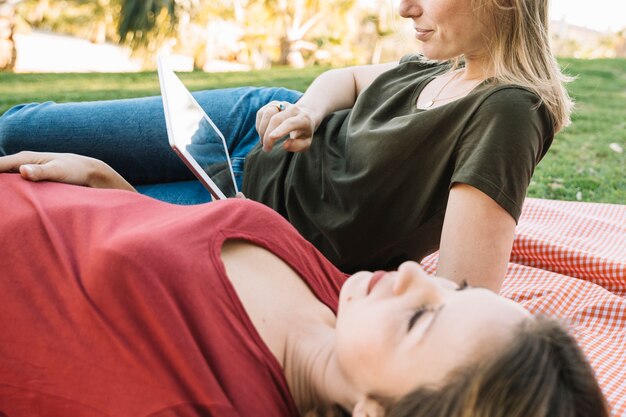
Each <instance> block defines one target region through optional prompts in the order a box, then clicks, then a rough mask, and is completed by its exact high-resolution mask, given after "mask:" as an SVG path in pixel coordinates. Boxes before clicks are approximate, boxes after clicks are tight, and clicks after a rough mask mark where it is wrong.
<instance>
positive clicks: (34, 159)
mask: <svg viewBox="0 0 626 417" xmlns="http://www.w3.org/2000/svg"><path fill="white" fill-rule="evenodd" d="M44 156H45V155H44V154H42V153H39V152H29V151H22V152H18V153H16V154H12V155H7V156H2V157H0V172H18V171H19V169H20V166H21V165H24V164H38V163H40V162H42V160H44Z"/></svg>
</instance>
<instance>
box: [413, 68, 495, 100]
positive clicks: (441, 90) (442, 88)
mask: <svg viewBox="0 0 626 417" xmlns="http://www.w3.org/2000/svg"><path fill="white" fill-rule="evenodd" d="M460 73H461V72H460V71H459V72H457V73H456V74H454V75H453V76H452V77H450V79H449V80H448V81H446V83H445V84H444V85H443V87H441V88H440V89H439V91H438V92H437V94H436V95H435V97H433V98H432V99H431V100H429V101H427V102H426V104H424V107H423V108H424V109H429V108H431V107H432V106H433V104H435V103H436V102H438V101H442V100H450V99H452V98H457V97H460V96H462V95H463V94H465V93H467V92H468V91H471V90H473V89H474V88H475V87H476V86H477V85H478V84H480V83H481V82H483V80H478V82H477V83H475V84H473V85H472V86H471V87H470V88H468V89H467V90H463V91H462V92H460V93H459V94H455V95H453V96H449V97H443V98H439V96H440V95H441V93H443V90H445V89H446V87H447V86H448V84H450V83H451V82H452V80H454V79H456V78H457V77H458V75H459V74H460Z"/></svg>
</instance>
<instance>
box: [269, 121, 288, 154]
mask: <svg viewBox="0 0 626 417" xmlns="http://www.w3.org/2000/svg"><path fill="white" fill-rule="evenodd" d="M289 118H290V116H289V115H288V114H285V113H284V112H282V113H278V114H275V115H274V116H273V117H272V118H271V120H270V122H269V124H268V125H267V130H266V131H265V135H264V136H263V150H265V151H266V152H267V151H269V150H271V149H272V148H273V147H274V143H275V142H276V141H277V140H278V139H280V138H282V137H284V136H286V135H288V134H289V130H287V131H286V132H285V133H284V134H283V135H281V136H278V135H276V134H274V131H276V129H277V128H279V127H280V126H282V124H283V123H285V121H286V120H288V119H289ZM281 130H284V129H281Z"/></svg>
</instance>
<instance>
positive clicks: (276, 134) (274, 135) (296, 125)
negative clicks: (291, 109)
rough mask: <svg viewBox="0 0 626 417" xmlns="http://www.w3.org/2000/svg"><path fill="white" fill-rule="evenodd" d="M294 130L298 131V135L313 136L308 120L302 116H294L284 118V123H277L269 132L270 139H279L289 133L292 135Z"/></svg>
mask: <svg viewBox="0 0 626 417" xmlns="http://www.w3.org/2000/svg"><path fill="white" fill-rule="evenodd" d="M292 132H298V133H297V136H298V137H303V136H311V134H312V132H311V129H310V126H309V124H308V123H307V120H306V119H305V118H303V117H301V116H299V115H298V116H294V117H290V118H287V119H285V120H283V122H282V123H280V124H279V125H277V126H276V127H275V128H274V129H273V130H272V131H271V132H270V133H269V134H268V138H269V139H270V140H274V141H275V140H277V139H279V138H282V137H285V136H287V135H290V137H292V136H291V133H292Z"/></svg>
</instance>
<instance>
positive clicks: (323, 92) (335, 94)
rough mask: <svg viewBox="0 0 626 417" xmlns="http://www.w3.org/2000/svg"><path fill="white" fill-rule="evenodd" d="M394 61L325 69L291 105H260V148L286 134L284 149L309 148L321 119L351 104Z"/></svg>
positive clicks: (269, 144) (293, 150)
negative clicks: (281, 106)
mask: <svg viewBox="0 0 626 417" xmlns="http://www.w3.org/2000/svg"><path fill="white" fill-rule="evenodd" d="M396 65H397V63H389V64H378V65H364V66H356V67H347V68H340V69H334V70H330V71H327V72H325V73H323V74H321V75H320V76H319V77H317V78H316V79H315V81H313V83H312V84H311V85H310V86H309V88H308V89H307V91H306V93H304V95H303V96H302V98H300V100H298V102H297V103H296V104H294V105H289V106H286V108H285V110H284V111H278V109H277V107H276V106H275V104H272V103H270V104H268V105H266V106H264V107H262V108H261V109H260V110H259V112H258V113H257V120H256V128H257V131H258V132H259V136H260V137H261V140H262V143H263V148H264V149H265V150H270V149H272V147H273V146H274V143H275V142H276V141H277V140H278V139H280V138H282V137H285V136H287V135H289V137H290V139H294V140H288V141H285V145H284V146H285V149H286V150H288V151H291V152H300V151H304V150H306V149H308V148H309V146H310V144H311V138H312V136H313V133H314V132H315V130H316V129H317V128H318V127H319V125H320V123H322V120H324V118H325V117H326V116H327V115H329V114H330V113H332V112H334V111H337V110H342V109H348V108H351V107H352V106H353V105H354V102H355V101H356V98H357V97H358V95H359V94H361V92H362V91H363V90H364V89H365V88H367V87H368V86H369V85H370V84H371V83H372V82H373V81H374V79H376V77H378V76H379V75H380V74H382V73H383V72H385V71H387V70H389V69H391V68H393V67H394V66H396Z"/></svg>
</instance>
